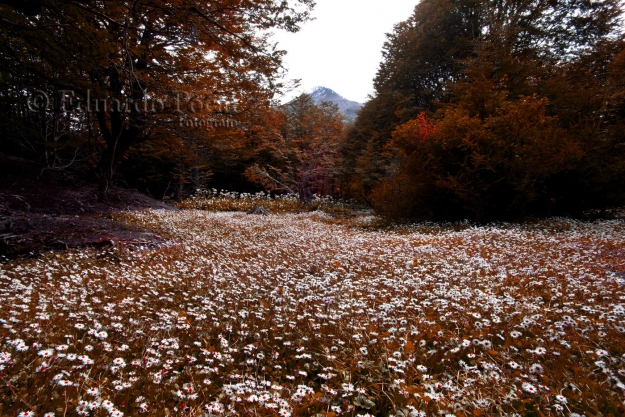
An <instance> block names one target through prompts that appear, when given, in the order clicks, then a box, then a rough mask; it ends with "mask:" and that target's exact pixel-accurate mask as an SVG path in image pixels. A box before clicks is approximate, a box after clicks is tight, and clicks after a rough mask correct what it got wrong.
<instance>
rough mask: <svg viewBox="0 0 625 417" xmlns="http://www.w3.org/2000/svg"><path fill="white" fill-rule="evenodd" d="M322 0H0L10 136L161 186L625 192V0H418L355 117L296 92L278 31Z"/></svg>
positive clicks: (389, 210)
mask: <svg viewBox="0 0 625 417" xmlns="http://www.w3.org/2000/svg"><path fill="white" fill-rule="evenodd" d="M313 7H314V2H313V1H312V0H293V1H290V2H289V1H279V0H271V1H262V0H251V1H243V0H227V1H223V0H222V1H209V2H200V1H196V0H183V1H178V2H168V1H156V0H135V1H120V2H104V1H96V0H74V1H60V0H39V1H31V2H10V1H6V2H1V3H0V31H1V32H2V36H3V39H4V42H3V43H2V44H1V45H0V112H2V116H3V117H2V119H1V120H2V122H1V123H0V131H1V133H2V141H1V142H0V151H1V152H3V153H6V154H11V155H18V156H21V157H25V158H28V159H34V160H37V161H39V162H40V163H41V164H42V165H43V166H44V167H45V168H46V169H51V170H73V171H72V172H74V173H76V172H78V173H79V175H82V176H87V177H91V178H92V179H96V180H97V181H98V182H99V184H100V193H101V194H102V195H105V194H106V190H107V188H108V187H109V184H111V183H124V184H127V185H128V186H130V187H132V188H136V189H139V190H142V191H144V192H147V193H149V194H151V195H153V196H156V197H159V198H162V197H165V196H173V197H174V198H182V197H184V196H186V195H188V194H189V193H192V192H193V191H194V190H195V189H197V188H202V187H216V188H223V189H229V190H233V191H255V190H261V189H264V190H266V191H271V192H273V193H286V192H291V193H295V194H297V195H298V196H299V198H300V199H301V200H302V201H308V200H310V199H311V198H312V196H313V195H314V194H320V195H330V196H338V197H344V198H346V199H351V200H357V201H360V202H363V203H367V204H371V205H372V206H373V207H374V208H375V209H376V210H377V212H378V213H380V214H383V215H385V216H388V217H391V218H396V219H404V218H405V219H464V218H470V219H475V220H480V221H488V220H493V219H513V218H522V217H525V216H534V215H539V216H543V215H560V214H573V215H575V214H580V213H583V212H587V211H588V210H599V211H604V210H607V209H609V208H613V207H621V206H622V205H623V204H624V203H625V181H624V179H625V154H624V153H625V124H624V116H625V113H624V112H625V102H624V100H625V94H624V80H625V48H624V46H625V43H624V42H623V25H622V23H623V22H622V12H623V11H622V8H621V2H619V1H617V0H604V1H592V2H590V1H582V0H549V1H547V0H492V1H475V0H422V1H420V2H419V3H418V4H417V5H416V7H415V9H414V12H413V14H412V15H411V16H409V17H408V18H407V20H405V21H404V22H401V23H399V24H397V25H396V26H395V27H394V29H393V30H392V31H391V32H390V33H389V34H388V35H387V42H386V44H385V45H384V49H383V61H382V62H381V63H380V66H379V69H378V72H377V75H376V77H375V80H374V88H375V93H374V94H373V95H372V97H370V100H369V101H368V102H367V103H366V104H365V106H364V107H363V108H362V109H361V110H360V112H359V114H358V117H357V119H356V120H355V121H354V122H353V123H345V122H344V121H343V120H342V117H341V116H340V114H339V111H338V109H337V108H336V106H333V105H332V104H330V103H315V102H314V101H313V100H312V99H311V97H310V96H308V95H306V94H303V95H301V96H299V97H297V98H296V99H294V100H293V101H291V102H289V103H287V104H280V103H278V102H277V101H276V97H278V95H279V93H280V92H282V91H283V90H284V87H285V84H284V81H283V76H284V73H285V71H284V68H283V66H282V59H283V57H284V53H285V52H284V51H281V50H279V49H278V48H277V46H276V45H275V44H274V43H272V41H271V36H270V31H271V30H272V29H284V30H287V31H297V30H299V28H300V26H301V25H302V24H304V23H305V22H306V21H308V20H309V19H310V17H311V16H310V12H311V10H312V8H313Z"/></svg>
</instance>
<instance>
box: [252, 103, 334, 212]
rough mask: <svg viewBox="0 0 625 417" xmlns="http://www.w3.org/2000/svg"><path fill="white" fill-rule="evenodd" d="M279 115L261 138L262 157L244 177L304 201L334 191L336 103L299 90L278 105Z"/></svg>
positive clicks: (331, 193) (332, 193)
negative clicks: (270, 130)
mask: <svg viewBox="0 0 625 417" xmlns="http://www.w3.org/2000/svg"><path fill="white" fill-rule="evenodd" d="M280 118H281V120H280V123H279V124H278V129H277V130H276V131H274V132H273V135H269V136H265V138H264V140H263V142H264V145H263V148H264V152H265V156H266V158H265V160H264V161H259V162H258V163H256V164H254V165H253V166H251V167H249V168H248V170H247V171H246V175H247V177H248V178H249V179H250V180H252V181H254V182H256V183H258V184H261V185H263V186H264V188H266V189H268V190H274V191H280V192H290V193H294V194H297V195H298V196H299V198H300V200H302V201H304V202H310V201H311V200H312V198H313V196H314V195H315V194H318V195H334V194H335V189H336V186H337V184H336V177H337V170H338V168H339V166H340V160H339V155H338V152H337V150H338V145H339V142H340V140H341V138H342V136H343V121H342V115H341V114H340V113H339V111H338V106H337V105H335V104H332V103H329V102H324V103H321V104H319V105H318V104H315V102H314V100H313V98H312V97H311V96H310V95H309V94H302V95H300V96H298V97H296V98H295V99H293V100H292V101H291V102H289V103H287V104H285V105H284V106H282V107H281V109H280Z"/></svg>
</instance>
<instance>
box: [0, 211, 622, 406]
mask: <svg viewBox="0 0 625 417" xmlns="http://www.w3.org/2000/svg"><path fill="white" fill-rule="evenodd" d="M123 216H124V219H125V220H127V221H131V222H133V223H136V224H138V225H141V226H144V227H147V228H151V227H158V228H159V231H160V232H164V233H166V235H168V236H170V237H171V238H172V240H171V241H170V242H169V243H168V244H167V245H165V246H163V247H160V248H157V249H153V250H147V249H146V250H134V251H130V250H128V249H125V248H123V247H116V248H114V249H112V250H110V251H107V252H98V251H95V250H71V251H67V252H60V253H48V254H46V255H44V256H43V257H41V258H40V259H36V260H21V261H13V262H11V263H7V264H5V265H3V268H2V271H1V274H0V282H2V286H1V287H0V288H1V289H0V301H1V307H0V318H1V321H0V322H1V324H2V328H0V336H2V343H3V345H2V347H1V348H0V352H1V353H0V362H1V364H0V372H1V375H0V382H1V386H0V414H1V415H7V416H18V415H19V416H26V415H36V416H44V415H46V414H45V413H54V414H55V415H56V416H75V415H77V414H79V415H80V414H82V415H90V416H100V417H102V416H107V415H111V416H121V415H142V414H144V415H154V416H169V415H172V416H173V415H176V416H199V415H202V414H221V415H236V416H244V415H250V416H275V415H292V416H315V415H319V416H321V415H324V416H339V415H344V416H352V415H365V414H368V415H374V416H391V415H394V416H404V417H406V416H420V415H439V414H442V415H455V416H471V415H473V416H480V415H483V416H487V415H498V416H503V415H523V416H552V415H553V416H559V415H565V416H574V415H575V414H576V413H577V414H585V415H587V416H599V415H603V416H608V415H612V416H617V415H623V414H624V413H625V408H624V404H623V400H624V396H623V393H624V392H625V391H624V390H625V385H624V384H623V382H621V381H622V380H625V364H624V360H625V357H623V354H624V353H625V327H624V326H625V324H624V318H625V309H624V305H625V287H624V285H625V279H624V278H625V277H624V272H623V271H625V257H624V253H623V247H624V246H625V225H624V224H623V223H622V222H617V221H603V222H595V223H578V222H574V221H569V220H561V219H555V220H551V221H548V222H543V223H539V224H536V225H531V226H518V225H496V226H489V227H471V226H469V225H455V227H452V226H437V225H430V226H419V227H416V226H415V227H403V228H401V229H397V230H385V231H367V230H365V229H364V228H365V227H366V226H367V225H368V224H371V222H372V221H373V220H374V219H372V218H370V217H369V218H356V219H352V220H351V221H350V223H349V224H335V223H332V222H329V221H328V216H326V215H324V214H323V213H312V214H310V213H308V214H300V215H294V214H286V215H269V216H252V215H245V214H243V213H236V212H235V213H212V212H206V211H196V210H183V211H179V212H165V211H150V212H144V213H134V214H125V215H123ZM81 401H82V403H81ZM599 413H601V414H599Z"/></svg>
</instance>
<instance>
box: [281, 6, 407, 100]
mask: <svg viewBox="0 0 625 417" xmlns="http://www.w3.org/2000/svg"><path fill="white" fill-rule="evenodd" d="M417 3H418V0H317V6H316V7H315V9H314V10H313V16H314V17H316V20H313V21H311V22H308V23H305V24H304V25H303V27H302V30H300V31H299V32H298V33H295V34H292V33H287V32H276V33H275V35H274V37H273V39H274V41H275V42H278V43H279V45H278V47H279V48H280V49H284V50H286V51H288V54H287V55H286V57H285V59H284V63H285V66H286V68H287V69H288V70H289V73H288V76H287V79H301V88H300V89H298V90H296V92H294V93H291V94H290V95H289V97H293V96H295V95H296V94H295V93H297V92H302V91H309V90H310V89H312V88H313V87H316V86H323V87H328V88H331V89H332V90H334V91H336V92H337V93H339V94H340V95H342V96H343V97H345V98H347V99H350V100H354V101H359V102H361V103H362V102H364V101H366V97H367V95H368V94H370V93H372V92H373V78H374V77H375V73H376V71H377V69H378V66H379V64H380V61H381V60H382V53H381V51H382V45H383V44H384V41H385V40H386V36H385V34H386V33H388V32H391V31H392V30H393V25H394V24H395V23H399V22H401V21H403V20H406V19H407V18H408V17H409V16H410V15H411V14H412V11H413V10H414V7H415V5H416V4H417Z"/></svg>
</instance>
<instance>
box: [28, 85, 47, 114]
mask: <svg viewBox="0 0 625 417" xmlns="http://www.w3.org/2000/svg"><path fill="white" fill-rule="evenodd" d="M27 105H28V110H30V111H41V110H45V109H47V108H48V107H49V106H50V98H49V97H48V94H46V92H45V91H41V90H35V92H34V93H33V94H30V95H29V96H28V102H27Z"/></svg>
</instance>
